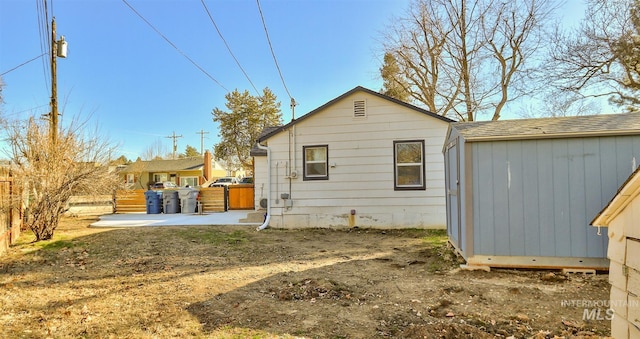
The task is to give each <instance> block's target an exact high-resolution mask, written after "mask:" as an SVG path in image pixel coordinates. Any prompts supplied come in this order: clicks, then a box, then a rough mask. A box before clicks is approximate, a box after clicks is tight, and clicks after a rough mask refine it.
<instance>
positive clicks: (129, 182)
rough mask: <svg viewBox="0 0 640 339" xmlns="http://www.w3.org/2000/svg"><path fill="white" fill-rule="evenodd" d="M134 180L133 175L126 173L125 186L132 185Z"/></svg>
mask: <svg viewBox="0 0 640 339" xmlns="http://www.w3.org/2000/svg"><path fill="white" fill-rule="evenodd" d="M135 180H136V177H135V175H133V173H127V184H134V183H135Z"/></svg>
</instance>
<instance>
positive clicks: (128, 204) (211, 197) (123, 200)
mask: <svg viewBox="0 0 640 339" xmlns="http://www.w3.org/2000/svg"><path fill="white" fill-rule="evenodd" d="M144 192H146V190H143V189H135V190H116V192H115V195H114V198H113V213H140V212H142V213H145V212H146V211H147V201H146V198H145V196H144ZM225 198H226V195H225V190H224V188H223V187H207V188H200V189H199V194H198V201H199V202H200V203H201V206H202V213H208V212H224V211H226V210H227V209H228V206H227V204H226V199H225Z"/></svg>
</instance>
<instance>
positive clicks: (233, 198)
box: [228, 184, 254, 210]
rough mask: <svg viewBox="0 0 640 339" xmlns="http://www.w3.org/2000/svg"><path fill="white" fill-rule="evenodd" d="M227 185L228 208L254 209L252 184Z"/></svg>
mask: <svg viewBox="0 0 640 339" xmlns="http://www.w3.org/2000/svg"><path fill="white" fill-rule="evenodd" d="M228 187H229V209H230V210H252V209H254V188H253V187H254V186H253V184H239V185H230V186H228Z"/></svg>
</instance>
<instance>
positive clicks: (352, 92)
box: [258, 86, 454, 142]
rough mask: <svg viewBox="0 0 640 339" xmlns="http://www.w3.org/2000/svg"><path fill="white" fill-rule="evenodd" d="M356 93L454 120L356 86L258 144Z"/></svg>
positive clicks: (261, 138)
mask: <svg viewBox="0 0 640 339" xmlns="http://www.w3.org/2000/svg"><path fill="white" fill-rule="evenodd" d="M356 92H364V93H368V94H371V95H373V96H376V97H378V98H381V99H384V100H387V101H391V102H393V103H396V104H398V105H401V106H404V107H407V108H410V109H412V110H414V111H417V112H420V113H422V114H424V115H427V116H430V117H432V118H436V119H438V120H442V121H444V122H452V121H454V120H451V119H449V118H447V117H443V116H441V115H438V114H435V113H433V112H429V111H427V110H426V109H424V108H420V107H418V106H414V105H411V104H409V103H406V102H404V101H400V100H398V99H396V98H392V97H390V96H387V95H384V94H382V93H378V92H375V91H372V90H370V89H368V88H365V87H362V86H357V87H354V88H353V89H352V90H350V91H348V92H346V93H344V94H342V95H340V96H338V97H336V98H334V99H333V100H331V101H329V102H327V103H326V104H324V105H322V106H320V107H318V108H316V109H314V110H313V111H311V112H309V113H307V114H305V115H303V116H301V117H299V118H297V119H295V120H293V121H291V122H289V123H288V124H286V125H283V126H278V127H277V128H275V129H271V130H269V131H268V133H262V134H260V137H258V142H263V141H265V140H267V139H269V138H270V137H272V136H273V135H275V134H277V133H280V132H282V131H284V130H286V129H288V128H289V127H291V126H293V125H295V124H297V123H299V122H300V121H303V120H305V119H307V118H309V117H311V116H314V115H315V114H316V113H318V112H321V111H322V110H324V109H326V108H327V107H329V106H331V105H333V104H335V103H336V102H338V101H340V100H342V99H344V98H346V97H348V96H350V95H352V94H354V93H356Z"/></svg>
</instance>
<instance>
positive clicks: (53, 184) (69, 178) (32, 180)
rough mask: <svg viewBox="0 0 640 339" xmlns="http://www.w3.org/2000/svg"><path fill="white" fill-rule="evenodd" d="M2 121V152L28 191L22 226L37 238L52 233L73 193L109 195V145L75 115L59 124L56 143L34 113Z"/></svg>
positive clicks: (113, 182)
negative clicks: (66, 123)
mask: <svg viewBox="0 0 640 339" xmlns="http://www.w3.org/2000/svg"><path fill="white" fill-rule="evenodd" d="M3 125H4V126H3V127H4V134H5V136H4V137H5V141H6V142H7V144H8V145H9V147H8V149H6V150H5V151H6V153H7V156H8V157H9V159H10V160H11V164H12V167H13V169H14V173H15V175H16V178H17V179H18V180H19V181H20V182H21V183H22V184H23V185H24V187H25V189H26V190H27V191H28V193H29V206H28V209H27V214H26V224H27V226H28V227H29V228H30V229H31V230H32V231H33V233H34V235H35V237H36V241H39V240H47V239H51V237H53V233H54V230H55V229H56V227H57V226H58V222H59V220H60V217H61V216H62V214H63V213H64V212H65V211H66V209H67V203H68V201H69V198H70V197H71V196H72V195H97V194H104V193H110V190H111V189H113V188H115V187H117V176H116V175H115V174H114V173H111V172H109V166H108V164H109V160H110V159H109V158H110V156H111V154H112V152H113V148H112V147H111V146H110V144H109V142H108V141H107V140H106V139H105V138H103V137H101V136H100V134H99V133H98V131H87V130H85V124H84V123H81V122H79V121H78V120H75V119H74V120H73V121H72V122H71V123H70V124H69V126H68V127H62V128H60V130H59V132H58V136H57V138H56V142H55V143H53V142H52V139H51V136H50V134H49V126H48V125H47V124H46V122H43V121H41V120H37V119H35V118H33V117H32V118H30V119H29V120H26V121H25V120H14V121H5V122H4V123H3Z"/></svg>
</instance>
